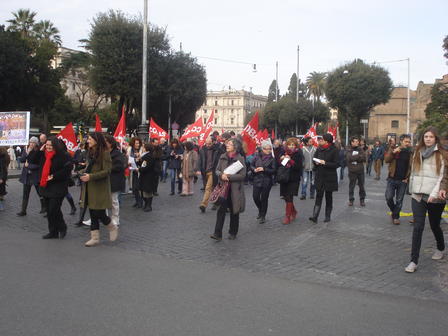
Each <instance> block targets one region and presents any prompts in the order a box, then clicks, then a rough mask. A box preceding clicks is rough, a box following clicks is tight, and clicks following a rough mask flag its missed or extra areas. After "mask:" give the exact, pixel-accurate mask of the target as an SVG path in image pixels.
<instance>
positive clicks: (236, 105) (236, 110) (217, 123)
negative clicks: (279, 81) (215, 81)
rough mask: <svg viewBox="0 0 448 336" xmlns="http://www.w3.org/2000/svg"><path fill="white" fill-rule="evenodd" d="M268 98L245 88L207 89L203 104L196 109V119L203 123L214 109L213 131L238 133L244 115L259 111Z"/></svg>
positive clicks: (241, 126)
mask: <svg viewBox="0 0 448 336" xmlns="http://www.w3.org/2000/svg"><path fill="white" fill-rule="evenodd" d="M267 101H268V98H267V97H265V96H261V95H256V94H253V93H252V92H250V91H245V90H232V89H229V90H224V91H209V92H207V97H206V99H205V102H204V104H203V105H202V106H201V107H200V108H199V109H198V110H197V111H196V119H198V118H202V120H203V122H204V124H205V123H207V120H208V118H209V117H210V115H211V113H212V112H213V111H214V113H215V115H214V119H215V120H214V126H213V131H218V132H219V133H221V132H222V131H234V132H235V133H240V132H241V131H242V130H243V128H244V127H245V121H246V116H247V115H248V114H249V113H251V112H255V111H261V110H262V109H263V108H264V106H266V103H267Z"/></svg>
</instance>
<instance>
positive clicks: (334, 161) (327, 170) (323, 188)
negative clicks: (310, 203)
mask: <svg viewBox="0 0 448 336" xmlns="http://www.w3.org/2000/svg"><path fill="white" fill-rule="evenodd" d="M314 158H315V160H314V165H315V169H316V178H315V180H314V181H315V184H316V201H315V203H314V209H313V215H312V216H311V217H310V218H309V220H310V221H312V222H314V223H317V220H318V218H319V213H320V209H321V207H322V201H323V197H324V194H325V220H324V222H329V221H331V212H332V210H333V192H335V191H338V176H337V173H336V168H337V167H338V162H339V153H338V150H337V148H336V147H335V146H334V144H333V136H332V135H331V134H328V133H327V134H324V135H323V136H322V138H321V139H320V142H319V148H317V150H316V154H314Z"/></svg>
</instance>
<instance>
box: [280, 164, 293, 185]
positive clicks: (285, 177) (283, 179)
mask: <svg viewBox="0 0 448 336" xmlns="http://www.w3.org/2000/svg"><path fill="white" fill-rule="evenodd" d="M290 170H291V168H289V167H284V166H280V167H278V169H277V182H278V183H288V182H289V176H290Z"/></svg>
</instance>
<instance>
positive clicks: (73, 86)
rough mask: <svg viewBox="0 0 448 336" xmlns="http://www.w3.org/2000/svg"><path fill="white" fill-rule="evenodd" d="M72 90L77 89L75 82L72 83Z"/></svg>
mask: <svg viewBox="0 0 448 336" xmlns="http://www.w3.org/2000/svg"><path fill="white" fill-rule="evenodd" d="M72 90H73V91H75V83H72Z"/></svg>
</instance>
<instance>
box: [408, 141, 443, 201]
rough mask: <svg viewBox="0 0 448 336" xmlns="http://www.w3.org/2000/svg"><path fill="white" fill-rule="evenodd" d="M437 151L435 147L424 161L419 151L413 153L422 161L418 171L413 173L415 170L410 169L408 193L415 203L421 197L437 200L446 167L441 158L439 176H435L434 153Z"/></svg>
mask: <svg viewBox="0 0 448 336" xmlns="http://www.w3.org/2000/svg"><path fill="white" fill-rule="evenodd" d="M438 151H439V149H438V146H437V145H436V147H435V149H434V153H433V154H432V155H431V156H430V157H429V158H427V159H425V160H423V157H422V156H421V155H422V154H421V153H420V151H418V152H415V153H414V155H420V159H421V161H422V164H421V166H420V170H419V171H415V169H412V171H411V176H410V178H409V191H410V192H411V193H412V198H414V199H416V200H417V201H420V199H421V196H422V195H428V196H429V197H433V198H438V194H439V191H440V190H441V187H440V186H441V184H442V180H443V177H444V174H445V167H446V162H445V160H444V159H443V157H442V160H441V162H442V166H441V168H440V172H439V174H437V165H436V155H435V153H436V152H438Z"/></svg>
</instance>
